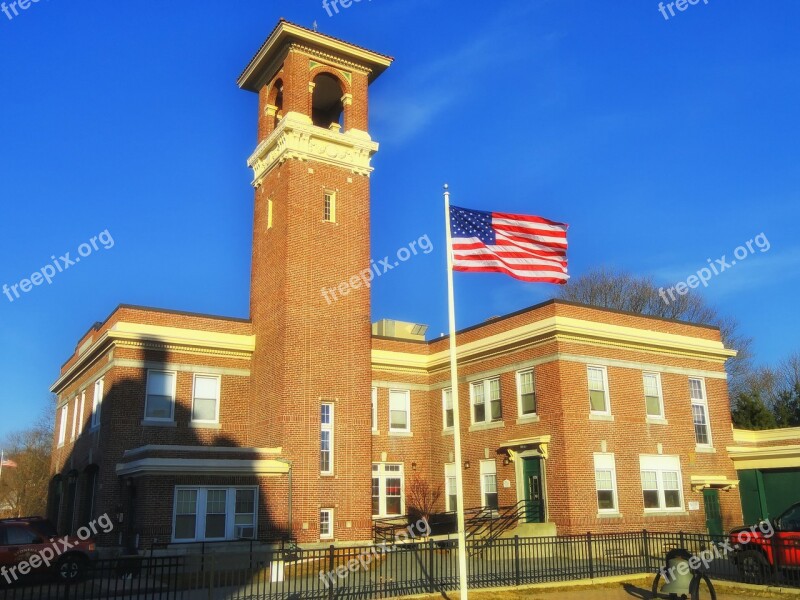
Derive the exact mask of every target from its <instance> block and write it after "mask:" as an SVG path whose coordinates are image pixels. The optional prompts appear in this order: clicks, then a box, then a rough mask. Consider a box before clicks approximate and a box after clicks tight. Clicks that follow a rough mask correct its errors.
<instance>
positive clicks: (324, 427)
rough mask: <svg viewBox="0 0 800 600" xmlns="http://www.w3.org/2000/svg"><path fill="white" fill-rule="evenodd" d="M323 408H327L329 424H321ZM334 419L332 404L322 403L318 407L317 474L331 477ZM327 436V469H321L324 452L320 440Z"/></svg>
mask: <svg viewBox="0 0 800 600" xmlns="http://www.w3.org/2000/svg"><path fill="white" fill-rule="evenodd" d="M324 407H327V408H328V411H329V412H328V414H329V415H330V422H329V423H323V422H322V409H323V408H324ZM335 423H336V420H335V417H334V406H333V402H323V403H322V404H321V405H320V423H319V432H320V435H319V456H320V465H319V467H320V468H319V472H320V475H326V476H327V475H333V447H334V442H333V440H334V427H335ZM324 433H327V434H328V445H329V446H330V447H329V449H328V455H329V456H328V467H329V468H328V469H323V468H322V453H323V452H324V450H323V449H322V438H323V434H324Z"/></svg>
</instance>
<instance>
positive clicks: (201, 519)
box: [171, 485, 259, 544]
mask: <svg viewBox="0 0 800 600" xmlns="http://www.w3.org/2000/svg"><path fill="white" fill-rule="evenodd" d="M178 490H195V491H196V492H197V504H196V505H195V528H194V534H195V537H194V538H191V539H189V538H185V539H184V538H181V539H178V538H176V537H175V533H176V531H175V527H176V524H177V519H176V517H177V512H178ZM209 490H226V492H227V493H226V496H225V537H223V538H207V537H206V536H205V529H206V506H207V497H208V491H209ZM237 490H254V494H253V497H254V505H253V537H254V539H255V537H257V532H258V496H259V494H258V487H257V486H250V485H238V486H224V485H207V486H196V485H176V486H175V488H174V490H173V494H172V533H171V537H172V542H173V543H175V544H190V543H192V542H204V541H222V540H224V541H233V540H237V539H239V538H237V537H236V491H237ZM243 514H244V513H243Z"/></svg>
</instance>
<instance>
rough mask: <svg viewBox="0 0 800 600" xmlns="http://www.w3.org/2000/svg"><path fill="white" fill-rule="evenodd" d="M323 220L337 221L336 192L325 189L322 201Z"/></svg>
mask: <svg viewBox="0 0 800 600" xmlns="http://www.w3.org/2000/svg"><path fill="white" fill-rule="evenodd" d="M322 220H323V221H327V222H328V223H335V222H336V192H334V191H333V190H325V194H324V196H323V203H322Z"/></svg>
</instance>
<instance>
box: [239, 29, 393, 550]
mask: <svg viewBox="0 0 800 600" xmlns="http://www.w3.org/2000/svg"><path fill="white" fill-rule="evenodd" d="M391 61H392V59H391V58H389V57H387V56H383V55H380V54H376V53H374V52H371V51H369V50H365V49H363V48H359V47H357V46H354V45H351V44H348V43H345V42H342V41H340V40H337V39H335V38H331V37H328V36H325V35H322V34H319V33H316V32H314V31H310V30H308V29H305V28H302V27H298V26H296V25H293V24H291V23H288V22H286V21H283V20H281V21H280V22H279V24H278V26H277V27H276V28H275V30H273V32H272V33H271V34H270V36H269V38H268V39H267V41H266V42H265V43H264V45H263V46H262V47H261V49H260V50H259V52H258V54H257V55H256V56H255V57H254V58H253V60H252V61H251V62H250V64H249V65H248V66H247V69H246V70H245V71H244V73H243V74H242V75H241V77H240V79H239V86H240V87H241V88H242V89H246V90H249V91H252V92H256V93H258V96H259V116H258V145H257V147H256V150H255V152H254V153H253V155H252V156H251V158H250V160H249V163H248V164H249V165H250V166H251V167H252V168H253V171H254V173H255V177H254V180H253V186H254V187H255V211H254V230H253V258H252V278H251V317H252V320H253V329H254V332H255V334H256V351H255V354H254V359H253V365H252V378H253V379H252V385H253V401H252V403H251V411H252V412H251V418H250V423H249V428H250V432H251V433H250V441H251V443H252V445H256V446H269V447H282V448H283V453H282V455H283V456H284V457H285V458H286V459H287V460H289V461H290V462H291V464H292V474H293V477H292V480H293V482H294V483H293V485H292V490H291V496H292V529H293V533H294V535H296V536H297V538H298V539H299V540H300V541H302V542H312V541H316V540H319V539H321V538H322V539H328V537H329V536H327V535H325V533H326V532H325V531H323V532H321V531H320V520H321V518H322V521H326V520H327V519H330V520H331V523H332V528H331V532H330V533H331V534H332V535H333V537H334V538H335V539H349V540H354V539H355V540H360V539H363V540H366V539H369V538H370V536H371V526H372V522H371V500H370V499H371V468H372V467H371V464H372V462H371V455H370V444H371V435H370V428H371V404H370V390H371V359H370V353H371V336H370V290H369V288H367V287H361V288H359V289H353V288H351V287H349V284H348V286H342V289H343V290H344V291H343V292H341V293H340V292H338V291H337V292H336V293H334V294H331V293H326V294H323V291H322V290H323V289H326V290H328V289H331V288H333V289H337V288H338V287H339V284H340V283H342V282H349V281H350V279H351V278H352V277H353V276H355V275H357V274H358V273H361V272H362V271H364V270H365V269H368V268H369V265H370V180H369V176H370V173H371V171H372V167H371V166H370V162H371V157H372V155H373V154H374V153H375V152H376V151H377V149H378V144H376V143H375V142H373V141H372V139H371V138H370V136H369V134H368V133H367V111H368V92H367V89H368V87H369V85H370V83H371V82H372V81H374V80H375V79H376V78H377V77H378V76H379V75H380V74H381V73H382V72H383V71H384V70H385V69H386V68H387V67H388V66H389V65H390V64H391ZM345 292H347V293H345ZM328 445H329V446H330V452H321V449H324V448H325V447H326V446H328ZM321 511H323V512H324V513H325V514H324V515H323V516H322V517H321V514H320V513H321ZM323 528H324V526H323Z"/></svg>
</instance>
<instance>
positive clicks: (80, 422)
mask: <svg viewBox="0 0 800 600" xmlns="http://www.w3.org/2000/svg"><path fill="white" fill-rule="evenodd" d="M85 409H86V391H85V390H84V391H83V392H81V403H80V405H79V408H78V435H79V436H80V435H81V434H82V433H83V414H84V410H85Z"/></svg>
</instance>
